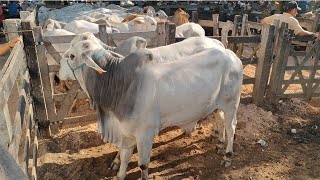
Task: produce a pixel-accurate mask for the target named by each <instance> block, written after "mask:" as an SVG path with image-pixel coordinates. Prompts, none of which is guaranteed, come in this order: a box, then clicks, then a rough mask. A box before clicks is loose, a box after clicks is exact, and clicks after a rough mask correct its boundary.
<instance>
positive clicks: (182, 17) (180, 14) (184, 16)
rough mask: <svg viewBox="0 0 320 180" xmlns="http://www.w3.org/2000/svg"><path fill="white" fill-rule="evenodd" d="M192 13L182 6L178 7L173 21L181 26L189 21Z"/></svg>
mask: <svg viewBox="0 0 320 180" xmlns="http://www.w3.org/2000/svg"><path fill="white" fill-rule="evenodd" d="M189 17H190V15H189V14H188V13H187V12H185V11H184V10H182V9H181V8H179V9H177V10H176V12H175V13H174V15H173V18H172V21H173V22H174V23H175V24H176V25H177V26H180V25H181V24H184V23H188V22H189Z"/></svg>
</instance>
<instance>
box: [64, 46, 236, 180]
mask: <svg viewBox="0 0 320 180" xmlns="http://www.w3.org/2000/svg"><path fill="white" fill-rule="evenodd" d="M66 55H68V56H69V59H68V60H67V62H68V63H67V65H68V66H69V68H70V69H72V71H73V73H74V76H75V77H76V79H77V80H78V81H79V83H80V85H81V87H82V88H83V89H84V90H86V91H87V92H88V94H89V96H90V97H91V98H92V100H93V101H95V102H96V103H97V104H96V108H97V112H98V114H99V116H100V117H101V122H100V123H101V126H102V132H101V133H102V135H103V137H104V139H107V140H108V142H110V143H113V144H116V145H117V146H118V147H119V148H120V159H121V166H120V169H119V172H118V173H117V178H118V179H124V178H125V176H126V168H127V166H128V162H129V160H130V158H131V155H132V152H133V149H134V147H135V145H136V146H137V149H138V156H139V159H138V165H139V167H140V168H141V176H142V179H148V165H149V162H150V153H151V148H152V141H153V138H154V136H156V135H157V134H158V133H159V131H160V130H162V129H164V128H166V127H171V126H179V127H181V128H182V129H188V128H189V127H193V126H194V125H195V124H196V123H197V121H198V120H199V119H200V118H201V117H205V116H207V115H208V114H210V113H211V112H213V111H214V110H215V109H220V110H222V111H223V112H224V119H223V120H224V121H223V123H224V124H225V128H226V132H227V142H228V144H227V148H226V154H225V157H224V160H225V161H226V163H230V162H231V157H232V153H233V139H234V133H235V128H236V123H237V120H236V111H237V109H238V105H239V101H240V93H241V85H242V63H241V61H240V59H239V58H238V57H237V56H236V55H235V54H234V53H233V52H232V51H230V50H227V49H224V48H211V49H207V50H204V51H201V52H199V53H197V54H194V55H192V56H189V57H186V58H184V59H181V60H176V61H172V62H168V63H157V62H154V61H153V54H152V52H151V51H150V50H149V49H141V50H138V51H136V52H134V53H131V54H130V55H129V56H127V57H125V58H115V57H113V56H112V55H111V54H110V53H109V52H108V51H107V50H105V49H103V47H102V46H101V45H100V43H96V42H94V41H90V40H85V41H81V42H78V43H76V44H75V45H74V46H73V47H71V48H70V49H69V50H68V51H67V52H66ZM61 66H63V65H61ZM97 71H98V72H100V73H101V72H104V73H103V74H101V75H99V74H100V73H99V74H98V73H97ZM221 118H223V117H221ZM219 130H220V133H219V134H220V135H221V137H219V139H220V140H221V141H224V140H225V138H224V129H219Z"/></svg>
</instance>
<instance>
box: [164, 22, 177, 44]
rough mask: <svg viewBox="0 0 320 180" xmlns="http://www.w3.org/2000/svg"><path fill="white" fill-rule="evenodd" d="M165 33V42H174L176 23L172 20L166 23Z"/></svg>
mask: <svg viewBox="0 0 320 180" xmlns="http://www.w3.org/2000/svg"><path fill="white" fill-rule="evenodd" d="M166 34H167V37H166V38H167V39H166V44H167V45H169V44H173V43H175V42H176V39H175V37H176V24H175V23H172V22H168V23H166Z"/></svg>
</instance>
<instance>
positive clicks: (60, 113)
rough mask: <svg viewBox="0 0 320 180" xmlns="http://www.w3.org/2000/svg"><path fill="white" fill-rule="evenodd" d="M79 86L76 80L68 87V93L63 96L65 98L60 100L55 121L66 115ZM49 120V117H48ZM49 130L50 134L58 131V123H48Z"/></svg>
mask: <svg viewBox="0 0 320 180" xmlns="http://www.w3.org/2000/svg"><path fill="white" fill-rule="evenodd" d="M79 88H80V84H79V82H77V81H74V83H73V85H72V87H71V88H70V90H69V91H68V95H67V96H66V97H65V99H64V100H63V101H62V105H61V107H60V109H59V111H58V112H57V116H56V118H55V119H54V120H55V121H57V120H58V121H60V120H63V119H64V117H65V116H66V114H67V112H69V109H70V107H71V105H72V103H73V100H74V98H75V97H76V96H77V94H78V90H79ZM50 122H52V121H51V119H50ZM50 130H51V133H52V134H56V133H58V132H59V130H58V125H57V124H53V125H50Z"/></svg>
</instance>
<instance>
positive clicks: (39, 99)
mask: <svg viewBox="0 0 320 180" xmlns="http://www.w3.org/2000/svg"><path fill="white" fill-rule="evenodd" d="M21 27H22V30H32V29H31V23H30V22H29V21H22V22H21ZM23 42H24V50H25V52H26V60H27V66H28V69H29V74H30V84H31V96H32V99H33V107H34V111H35V113H34V114H35V121H38V122H39V124H41V126H40V127H41V128H40V132H41V133H42V134H43V135H47V133H48V131H47V128H48V127H47V126H46V125H45V122H46V120H47V119H48V117H47V114H46V105H45V101H44V97H43V92H42V88H41V87H42V83H41V79H40V72H39V64H38V59H37V55H36V50H35V41H34V37H33V33H32V31H27V32H24V33H23Z"/></svg>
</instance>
